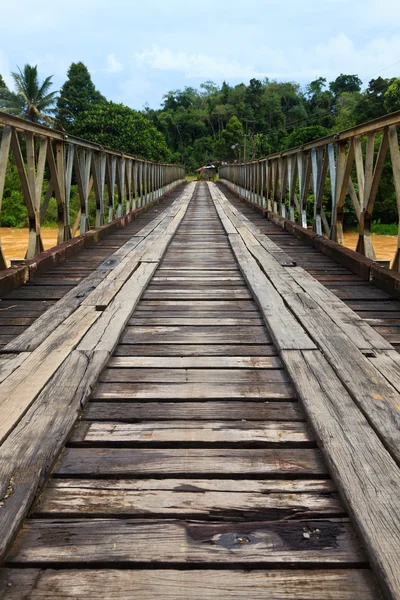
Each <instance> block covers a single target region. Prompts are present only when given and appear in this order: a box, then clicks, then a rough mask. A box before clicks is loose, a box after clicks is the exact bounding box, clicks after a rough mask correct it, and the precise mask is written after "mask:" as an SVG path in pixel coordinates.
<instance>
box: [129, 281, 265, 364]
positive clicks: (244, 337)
mask: <svg viewBox="0 0 400 600" xmlns="http://www.w3.org/2000/svg"><path fill="white" fill-rule="evenodd" d="M144 296H146V292H145V294H144ZM227 342H229V343H231V344H234V343H235V344H240V343H243V344H250V343H251V344H270V343H271V338H270V337H269V335H268V334H267V332H266V331H265V327H262V326H251V325H248V326H244V325H243V326H240V325H237V326H231V327H229V330H227V329H226V328H224V327H219V328H215V329H214V328H211V327H206V326H201V325H198V326H193V327H190V326H188V325H182V326H178V325H176V326H170V327H168V326H161V325H159V326H158V327H157V326H154V327H152V326H145V325H144V326H141V327H140V326H135V327H127V328H126V329H125V331H124V333H123V335H122V337H121V343H122V344H191V343H192V344H224V343H225V344H226V343H227ZM244 353H245V351H244Z"/></svg>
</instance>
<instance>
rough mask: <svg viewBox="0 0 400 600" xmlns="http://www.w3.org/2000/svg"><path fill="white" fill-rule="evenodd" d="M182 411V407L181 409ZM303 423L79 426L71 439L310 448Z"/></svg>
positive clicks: (90, 424) (221, 422)
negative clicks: (298, 446)
mask: <svg viewBox="0 0 400 600" xmlns="http://www.w3.org/2000/svg"><path fill="white" fill-rule="evenodd" d="M182 408H183V410H184V407H182ZM312 441H313V436H312V434H311V433H310V432H309V431H308V429H307V427H306V426H305V424H304V423H301V422H300V423H299V422H294V423H290V422H284V423H280V422H279V421H278V422H275V423H274V422H269V423H265V424H263V425H261V424H258V425H256V424H255V423H254V422H253V421H250V422H247V421H242V422H239V423H233V422H231V421H213V422H212V423H206V422H205V421H188V420H185V421H184V422H181V421H180V420H175V421H154V422H152V421H146V423H115V422H110V423H78V424H77V426H76V427H75V430H74V432H73V434H72V436H71V438H70V443H72V444H76V443H80V442H85V443H86V444H90V443H94V444H114V443H115V444H121V443H131V444H135V443H138V444H139V443H142V444H143V443H145V444H149V443H152V444H153V443H164V444H165V443H172V444H175V443H183V444H184V443H191V444H193V443H196V444H201V445H202V444H222V443H224V444H225V443H226V444H240V445H245V444H291V445H297V444H304V443H306V444H310V442H312Z"/></svg>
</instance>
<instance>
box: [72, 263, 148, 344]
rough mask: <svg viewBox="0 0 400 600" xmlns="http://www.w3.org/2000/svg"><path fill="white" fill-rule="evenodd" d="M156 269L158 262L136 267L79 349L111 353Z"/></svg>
mask: <svg viewBox="0 0 400 600" xmlns="http://www.w3.org/2000/svg"><path fill="white" fill-rule="evenodd" d="M156 269H157V263H142V264H141V265H140V266H139V267H138V268H137V269H136V271H135V272H134V273H133V275H131V277H130V278H129V279H128V280H127V281H126V283H125V285H124V286H123V287H122V288H121V289H120V291H119V292H118V294H117V295H116V296H115V298H114V299H113V300H112V301H111V303H110V304H109V305H108V306H107V308H106V309H105V310H104V312H102V313H101V317H100V319H99V320H98V322H97V324H96V325H94V326H93V327H92V328H91V329H90V331H89V332H88V333H87V334H86V335H85V337H84V338H83V339H82V340H81V341H80V343H79V346H78V350H81V351H86V352H92V351H93V349H96V350H105V351H107V352H108V353H109V355H111V353H112V351H113V350H114V348H115V346H116V345H117V343H118V340H119V338H120V335H121V332H122V331H123V329H124V327H125V326H126V324H127V322H128V320H129V318H130V316H131V314H132V313H133V311H134V309H135V306H136V305H137V303H138V302H139V300H140V298H141V296H142V294H143V291H144V290H145V289H146V286H147V285H148V283H149V281H150V279H151V278H152V276H153V274H154V272H155V270H156Z"/></svg>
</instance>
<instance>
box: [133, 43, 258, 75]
mask: <svg viewBox="0 0 400 600" xmlns="http://www.w3.org/2000/svg"><path fill="white" fill-rule="evenodd" d="M135 61H136V65H137V66H138V67H139V68H141V69H149V68H150V69H158V70H160V71H178V72H180V73H183V74H184V75H185V76H186V77H188V78H196V77H199V78H201V77H203V78H206V79H210V78H211V79H212V78H216V79H220V78H227V79H228V78H230V77H231V78H235V79H236V78H241V77H247V78H248V77H258V76H262V74H260V73H258V72H257V71H256V70H255V69H254V67H252V66H251V65H245V64H241V63H238V62H234V61H230V60H227V59H225V58H219V57H216V56H211V55H208V54H204V53H191V54H188V53H186V52H173V51H172V50H170V49H169V48H159V47H158V46H154V47H153V48H152V50H144V51H143V52H137V53H136V54H135Z"/></svg>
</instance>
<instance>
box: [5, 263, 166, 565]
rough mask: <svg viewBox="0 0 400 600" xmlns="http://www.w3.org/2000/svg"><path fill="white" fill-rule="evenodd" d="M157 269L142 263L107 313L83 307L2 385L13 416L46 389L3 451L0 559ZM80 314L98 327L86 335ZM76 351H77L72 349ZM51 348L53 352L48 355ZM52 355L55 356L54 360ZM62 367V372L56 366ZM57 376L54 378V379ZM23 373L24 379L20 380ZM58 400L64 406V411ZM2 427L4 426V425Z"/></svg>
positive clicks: (152, 265)
mask: <svg viewBox="0 0 400 600" xmlns="http://www.w3.org/2000/svg"><path fill="white" fill-rule="evenodd" d="M156 267H157V264H155V263H143V264H142V265H141V266H140V267H139V268H138V269H137V270H136V271H135V273H134V274H133V275H132V276H131V277H130V279H128V281H127V282H126V283H125V285H124V286H123V287H122V288H121V290H120V291H119V293H118V294H117V295H116V296H115V298H114V299H113V300H112V301H111V303H110V304H109V305H108V307H107V308H106V310H105V311H104V312H98V311H95V310H94V308H93V307H91V306H80V307H79V308H78V309H77V310H76V311H75V312H74V313H73V314H72V315H71V316H70V317H69V318H68V319H67V320H66V321H64V323H63V324H62V325H60V326H59V327H58V328H57V329H56V331H55V332H54V334H52V335H50V336H49V338H48V339H47V340H46V341H45V342H43V343H42V344H41V345H40V346H39V347H38V348H37V349H36V350H35V351H33V352H32V353H31V354H30V356H29V357H28V358H27V359H26V360H25V362H24V363H23V365H22V366H21V367H20V368H19V369H18V370H17V371H15V374H12V375H10V377H8V378H7V379H6V380H5V381H4V382H3V383H2V384H1V385H0V391H1V389H2V387H4V386H5V385H7V384H8V386H9V390H8V391H9V397H8V398H7V400H6V402H8V403H10V402H11V403H12V404H11V405H10V409H9V410H10V411H14V412H15V410H16V408H18V406H19V405H18V403H17V401H18V402H19V403H21V396H22V400H24V396H23V395H22V392H24V393H25V394H26V395H27V394H28V392H29V390H32V386H36V387H34V390H35V392H36V394H37V393H38V392H40V390H41V388H43V391H42V393H41V394H40V395H39V397H38V398H37V401H36V402H35V403H34V404H33V405H32V406H31V410H29V411H28V413H27V415H26V418H25V419H22V420H21V423H20V425H19V426H17V427H16V428H15V429H14V431H13V432H12V433H11V435H10V436H9V437H8V439H7V440H6V442H5V443H4V444H3V446H2V449H1V453H0V497H2V498H3V499H4V498H5V500H3V507H2V517H3V518H2V520H1V522H0V559H1V557H3V556H4V554H5V553H6V551H7V549H8V546H9V544H10V543H11V541H12V539H13V536H14V534H15V533H16V531H17V529H18V528H19V526H20V523H21V520H22V519H23V518H24V516H25V515H26V513H27V511H28V509H29V506H30V503H31V502H32V500H33V498H34V495H35V493H36V491H37V489H38V487H39V486H40V485H41V483H42V482H43V480H44V479H45V478H46V476H47V474H48V471H49V469H50V468H51V465H52V464H53V462H54V459H55V457H56V455H57V453H58V452H59V451H60V449H61V448H62V446H63V443H64V441H65V438H66V436H67V434H68V433H69V431H70V429H71V427H72V425H73V424H74V422H75V420H76V418H77V413H78V411H79V410H80V409H81V407H82V406H83V405H84V403H85V401H86V399H87V397H88V395H89V394H90V392H91V391H92V389H93V387H94V385H95V383H96V381H97V379H98V377H99V375H100V372H101V371H102V369H103V368H104V366H105V365H106V363H107V360H108V358H109V357H110V355H111V353H112V351H113V349H114V347H115V345H116V344H117V342H118V338H119V335H120V333H121V331H122V329H123V328H124V327H125V325H126V323H127V321H128V320H129V317H130V316H131V313H132V311H133V310H134V308H135V306H136V304H137V302H138V301H139V299H140V296H141V294H142V292H143V289H144V288H145V287H146V285H147V283H148V281H149V279H150V278H151V277H152V275H153V273H154V271H155V269H156ZM79 315H83V316H85V315H89V316H91V322H90V323H89V325H92V324H94V325H93V326H92V327H91V329H90V330H89V331H88V333H86V331H87V330H88V329H89V326H87V327H86V328H85V327H83V325H82V324H80V322H79V321H77V317H78V316H79ZM93 315H94V317H93ZM73 319H75V321H74V320H73ZM96 319H97V320H98V322H99V323H100V325H99V326H98V327H96V326H95V320H96ZM84 322H85V321H84ZM85 334H86V335H85ZM57 336H58V337H57ZM59 338H60V339H61V341H62V343H61V341H60V343H59V345H60V347H61V350H59V349H58V348H57V343H58V339H59ZM75 347H76V350H73V349H74V348H75ZM49 348H50V349H52V353H50V354H49ZM43 349H44V350H43ZM66 349H67V350H68V352H67V350H66ZM71 350H72V352H71ZM53 354H54V355H55V358H53V360H51V358H52V356H53ZM68 354H69V356H68ZM67 356H68V357H67ZM65 358H66V360H65V361H64V363H63V364H62V365H61V363H62V361H63V360H64V359H65ZM56 359H57V360H58V364H56ZM42 363H43V364H42ZM43 365H44V366H43ZM60 365H61V368H58V367H60ZM57 368H58V371H57V372H56V369H57ZM53 373H55V375H54V377H53V378H52V379H51V375H52V374H53ZM21 374H22V375H24V378H21ZM13 377H14V379H15V381H13ZM10 382H11V383H10ZM39 383H40V387H39ZM12 384H14V385H12ZM46 384H47V385H46ZM20 388H21V389H22V392H21V390H20ZM26 390H27V391H26ZM30 396H33V392H30ZM30 396H29V397H30ZM59 402H61V403H62V404H61V407H60V404H59ZM25 404H26V406H25V410H26V409H27V408H29V405H28V403H27V401H26V402H25ZM43 411H44V414H43ZM11 414H12V413H11ZM21 416H22V414H21V415H20V417H21ZM6 422H7V421H5V423H6ZM1 426H2V427H4V426H5V425H4V423H2V425H1ZM43 440H46V443H43ZM27 465H29V466H27ZM27 473H29V475H28V476H27ZM10 490H12V493H11V494H10V493H9V492H10Z"/></svg>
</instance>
